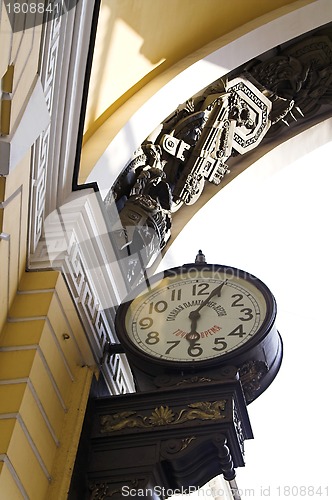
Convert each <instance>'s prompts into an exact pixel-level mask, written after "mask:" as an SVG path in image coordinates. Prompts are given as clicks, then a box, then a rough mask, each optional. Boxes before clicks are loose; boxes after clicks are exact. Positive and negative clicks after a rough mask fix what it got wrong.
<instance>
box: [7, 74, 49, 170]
mask: <svg viewBox="0 0 332 500" xmlns="http://www.w3.org/2000/svg"><path fill="white" fill-rule="evenodd" d="M49 121H50V115H49V112H48V108H47V105H46V101H45V96H44V92H43V88H42V84H41V80H40V78H39V76H36V78H35V81H34V85H33V88H32V89H31V90H30V93H29V97H28V99H27V102H26V105H25V108H24V110H23V111H22V116H21V119H20V121H19V123H18V125H17V127H16V128H15V130H14V131H13V132H12V133H11V134H10V135H8V136H2V137H0V175H9V174H10V172H12V171H13V170H14V168H15V167H16V165H18V163H19V162H20V161H21V160H22V158H23V157H24V155H25V154H26V153H27V152H28V150H29V148H30V147H31V146H32V145H33V143H34V142H35V141H36V140H37V138H38V137H39V136H40V134H41V133H42V132H43V131H44V130H45V129H46V128H47V126H48V124H49Z"/></svg>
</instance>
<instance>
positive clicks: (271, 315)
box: [115, 263, 277, 371]
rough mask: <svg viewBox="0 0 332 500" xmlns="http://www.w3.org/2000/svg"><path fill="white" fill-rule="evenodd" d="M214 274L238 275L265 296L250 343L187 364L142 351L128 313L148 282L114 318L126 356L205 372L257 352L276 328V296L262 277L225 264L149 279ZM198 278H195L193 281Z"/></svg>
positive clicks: (174, 271)
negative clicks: (132, 333) (259, 321)
mask: <svg viewBox="0 0 332 500" xmlns="http://www.w3.org/2000/svg"><path fill="white" fill-rule="evenodd" d="M204 270H205V271H208V272H215V273H217V272H218V271H219V270H221V271H222V273H226V276H227V275H229V277H234V276H238V277H240V278H241V279H243V280H244V281H246V282H249V283H251V285H253V286H254V287H256V288H257V289H258V290H259V291H260V292H261V293H262V295H263V297H264V300H265V303H266V315H265V318H264V320H263V322H262V324H261V326H260V327H259V328H258V330H257V331H256V333H255V334H254V335H253V337H252V338H250V339H249V340H247V341H246V342H245V343H244V344H242V345H240V346H239V347H236V348H235V349H233V350H232V351H231V352H229V353H226V354H220V355H219V356H215V357H213V358H209V359H204V360H199V359H195V360H192V361H191V360H188V361H180V360H170V359H167V358H162V357H155V356H153V355H149V354H148V353H146V352H145V351H143V350H141V349H140V348H139V346H138V345H137V344H136V343H134V342H133V341H132V340H131V338H130V337H129V334H128V333H127V329H126V315H127V311H128V309H129V308H130V306H131V304H132V302H133V301H134V300H135V299H136V298H137V296H138V295H140V294H141V293H142V292H144V290H146V291H147V292H148V288H147V284H146V282H143V283H141V284H139V285H138V286H137V287H135V289H134V290H132V291H131V292H130V293H129V294H128V296H127V297H126V298H125V299H124V301H123V302H122V303H121V304H120V306H119V307H118V309H117V312H116V316H115V329H116V334H117V336H118V338H119V341H120V342H121V344H122V346H123V348H124V350H125V352H126V354H127V355H128V357H129V358H132V359H134V360H137V361H138V362H139V364H140V365H141V366H144V365H145V364H148V365H150V366H159V367H167V368H170V369H173V370H177V369H181V370H183V371H188V370H192V369H193V368H195V369H198V370H199V369H206V368H210V367H215V366H217V365H219V366H222V365H225V364H231V363H232V361H234V360H235V359H236V358H242V357H243V355H245V354H250V353H251V352H254V351H255V348H256V347H257V346H258V345H259V344H261V342H262V341H263V340H264V339H265V338H266V337H267V336H268V335H269V333H270V332H271V331H272V330H273V328H274V326H275V319H276V314H277V305H276V300H275V298H274V295H273V294H272V292H271V290H270V289H269V288H268V287H267V285H266V284H265V283H264V282H263V281H261V280H260V279H259V278H257V277H256V276H254V275H253V274H251V273H248V272H246V271H243V270H242V269H238V268H235V267H233V266H228V265H223V264H207V263H202V264H197V263H195V264H184V265H182V266H177V267H173V268H170V269H167V270H165V271H162V272H160V273H157V274H155V275H153V276H152V277H151V278H149V279H148V282H149V284H151V285H153V284H156V283H157V282H160V281H161V280H162V279H164V278H166V277H175V276H177V275H181V274H183V275H185V276H186V277H184V279H186V280H187V279H190V275H189V272H190V271H194V272H196V273H197V272H202V271H204ZM192 279H195V278H192Z"/></svg>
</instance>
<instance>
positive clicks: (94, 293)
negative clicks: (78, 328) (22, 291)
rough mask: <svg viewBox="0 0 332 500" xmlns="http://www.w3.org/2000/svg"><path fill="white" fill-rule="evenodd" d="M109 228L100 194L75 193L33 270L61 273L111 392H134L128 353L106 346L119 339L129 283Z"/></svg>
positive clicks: (54, 219) (52, 223)
mask: <svg viewBox="0 0 332 500" xmlns="http://www.w3.org/2000/svg"><path fill="white" fill-rule="evenodd" d="M108 231H109V229H108V227H107V225H106V223H105V219H104V215H103V212H102V208H101V204H100V201H99V199H98V194H96V193H95V192H94V191H93V190H92V189H87V190H83V191H76V192H73V193H72V195H71V196H70V197H69V198H68V200H67V203H65V204H64V205H63V206H61V207H60V208H59V209H57V210H55V211H53V212H52V213H51V214H50V215H49V216H48V217H47V218H46V219H45V223H44V226H43V232H44V234H43V238H41V239H40V241H39V243H38V246H37V249H36V252H35V253H34V254H33V255H32V256H31V260H30V269H31V270H33V269H38V270H40V269H45V270H46V269H58V270H59V271H61V272H62V274H63V275H64V278H65V280H66V283H67V286H68V288H69V291H70V294H71V297H72V299H73V300H74V302H75V305H76V308H77V310H78V312H79V315H80V317H81V320H82V323H83V326H84V329H85V332H86V335H87V338H88V341H89V343H90V346H91V348H92V351H93V354H94V358H95V361H96V362H97V364H98V365H99V366H100V369H101V371H102V373H103V375H104V377H105V380H106V383H107V384H108V386H109V390H110V393H111V394H122V393H126V392H133V391H134V384H133V380H132V378H131V371H130V369H129V365H128V363H127V360H126V358H125V356H124V355H123V354H118V353H116V354H110V353H108V352H107V348H108V345H109V344H114V343H117V338H116V336H115V334H114V316H115V308H116V306H117V305H118V304H119V303H120V302H121V300H122V299H123V298H124V296H125V295H126V294H127V283H126V280H125V278H124V276H123V275H122V272H121V269H120V266H119V263H118V262H117V259H116V256H115V254H114V250H113V248H112V244H111V241H110V239H109V234H108Z"/></svg>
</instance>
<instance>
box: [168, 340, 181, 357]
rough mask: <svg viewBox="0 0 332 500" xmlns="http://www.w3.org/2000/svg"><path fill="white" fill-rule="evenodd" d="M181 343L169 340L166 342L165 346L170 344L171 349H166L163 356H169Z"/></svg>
mask: <svg viewBox="0 0 332 500" xmlns="http://www.w3.org/2000/svg"><path fill="white" fill-rule="evenodd" d="M180 342H181V340H169V341H168V342H166V344H172V345H171V347H169V348H168V349H167V351H166V352H165V354H169V353H170V352H171V350H172V349H174V347H176V346H177V345H179V344H180Z"/></svg>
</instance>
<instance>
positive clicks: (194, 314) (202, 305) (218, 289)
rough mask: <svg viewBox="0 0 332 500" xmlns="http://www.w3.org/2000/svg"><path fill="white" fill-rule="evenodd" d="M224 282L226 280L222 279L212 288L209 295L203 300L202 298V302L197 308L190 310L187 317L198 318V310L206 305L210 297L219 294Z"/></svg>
mask: <svg viewBox="0 0 332 500" xmlns="http://www.w3.org/2000/svg"><path fill="white" fill-rule="evenodd" d="M226 283H227V280H225V281H223V282H222V283H220V285H218V286H217V287H216V288H215V289H214V290H212V292H211V293H210V295H209V296H208V297H207V298H206V299H205V300H203V302H202V303H201V304H200V305H199V306H198V307H197V309H194V311H191V312H190V314H189V318H190V319H191V320H192V319H194V318H196V319H198V318H199V317H200V314H199V311H200V310H201V309H202V308H203V307H204V306H206V304H207V303H208V302H209V301H210V300H211V299H212V297H214V296H215V295H219V294H220V291H221V289H222V288H223V286H224V285H226ZM219 296H220V295H219Z"/></svg>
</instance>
